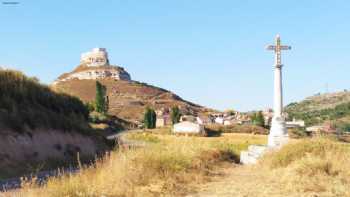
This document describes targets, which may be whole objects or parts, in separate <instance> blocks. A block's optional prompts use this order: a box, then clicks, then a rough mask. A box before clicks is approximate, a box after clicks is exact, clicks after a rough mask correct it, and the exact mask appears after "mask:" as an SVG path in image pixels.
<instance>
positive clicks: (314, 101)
mask: <svg viewBox="0 0 350 197" xmlns="http://www.w3.org/2000/svg"><path fill="white" fill-rule="evenodd" d="M285 110H286V112H287V113H288V115H289V118H290V119H292V118H296V119H302V120H304V121H305V123H306V125H308V126H310V125H315V124H322V123H323V122H324V121H333V122H334V124H338V125H339V127H342V128H343V127H347V122H348V121H347V119H349V118H350V93H348V92H338V93H332V94H322V95H318V96H313V97H309V98H306V99H305V100H303V101H301V102H299V103H291V104H289V105H288V106H287V107H286V108H285ZM349 123H350V122H349Z"/></svg>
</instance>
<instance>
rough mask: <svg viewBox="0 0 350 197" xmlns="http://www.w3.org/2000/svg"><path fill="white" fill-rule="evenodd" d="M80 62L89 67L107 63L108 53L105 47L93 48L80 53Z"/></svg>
mask: <svg viewBox="0 0 350 197" xmlns="http://www.w3.org/2000/svg"><path fill="white" fill-rule="evenodd" d="M80 63H81V64H86V65H87V66H89V67H90V66H91V67H98V66H106V65H109V60H108V53H107V50H106V49H105V48H94V49H92V51H90V52H86V53H83V54H81V58H80Z"/></svg>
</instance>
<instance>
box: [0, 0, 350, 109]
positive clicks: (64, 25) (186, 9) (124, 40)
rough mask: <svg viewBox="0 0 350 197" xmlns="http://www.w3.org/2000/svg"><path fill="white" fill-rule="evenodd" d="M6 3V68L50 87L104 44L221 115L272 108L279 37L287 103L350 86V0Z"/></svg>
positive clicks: (115, 56) (143, 73)
mask: <svg viewBox="0 0 350 197" xmlns="http://www.w3.org/2000/svg"><path fill="white" fill-rule="evenodd" d="M16 1H19V2H20V4H19V5H16V6H15V5H0V22H1V23H0V24H1V28H0V65H6V66H8V67H11V68H15V69H19V70H21V71H23V72H24V73H26V74H28V75H30V76H37V77H38V78H39V79H40V80H41V81H42V82H43V83H51V82H52V81H53V80H54V79H55V78H56V77H57V76H59V75H60V74H62V73H63V72H68V71H71V70H72V69H73V68H75V66H77V65H78V63H79V57H80V54H81V53H82V52H85V51H88V50H90V49H91V48H93V47H105V48H107V49H108V51H109V54H110V61H111V63H114V64H118V65H121V66H123V67H125V68H126V70H127V71H128V72H129V73H130V74H131V76H132V78H133V79H134V80H139V81H143V82H147V83H150V84H153V85H157V86H160V87H163V88H166V89H169V90H171V91H173V92H175V93H177V94H178V95H180V96H181V97H183V98H184V99H187V100H190V101H193V102H196V103H199V104H202V105H205V106H208V107H213V108H217V109H227V108H234V109H237V110H243V111H245V110H253V109H264V108H266V107H268V106H271V105H272V92H273V66H272V64H273V53H272V52H271V51H266V50H265V49H264V47H265V46H266V45H267V44H270V43H272V42H273V39H274V36H275V35H276V34H277V33H279V34H280V35H281V37H282V42H284V43H285V44H290V45H291V46H292V47H293V48H292V50H291V51H288V52H286V53H284V54H283V57H282V58H283V63H284V64H285V67H284V70H283V74H284V90H285V103H289V102H291V101H298V100H301V99H303V98H304V97H306V96H309V95H313V94H315V93H317V92H325V91H326V84H327V83H328V89H329V91H336V90H343V89H346V88H349V83H350V77H349V75H350V67H349V62H350V23H349V21H350V1H330V0H329V1H326V0H324V1H320V0H307V1H270V0H264V1H260V0H256V1H249V0H246V1H238V0H237V1H234V0H227V1H224V0H217V1H212V0H208V1H199V0H198V1H189V0H147V1H136V0H133V1H132V0H113V1H112V0H103V1H98V0H84V1H83V0H74V1H62V0H60V1H58V0H57V1H54V0H50V1H47V0H16Z"/></svg>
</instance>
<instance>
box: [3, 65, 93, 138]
mask: <svg viewBox="0 0 350 197" xmlns="http://www.w3.org/2000/svg"><path fill="white" fill-rule="evenodd" d="M88 115H89V112H88V109H87V108H86V107H85V106H84V104H83V103H82V102H81V101H80V100H79V99H78V98H75V97H72V96H68V95H66V94H62V93H56V92H53V91H51V90H50V89H49V88H48V87H47V86H45V85H41V84H40V83H39V82H38V80H37V79H35V78H30V77H26V76H25V75H24V74H22V73H21V72H18V71H10V70H2V71H0V128H2V129H6V128H7V129H11V130H14V131H17V132H23V131H26V130H34V129H36V128H50V129H60V130H65V131H71V130H74V131H79V132H86V131H87V130H88V129H89V126H88V124H87V119H88Z"/></svg>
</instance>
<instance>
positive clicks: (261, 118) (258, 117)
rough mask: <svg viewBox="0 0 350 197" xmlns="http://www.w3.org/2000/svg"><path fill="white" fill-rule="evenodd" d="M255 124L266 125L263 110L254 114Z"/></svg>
mask: <svg viewBox="0 0 350 197" xmlns="http://www.w3.org/2000/svg"><path fill="white" fill-rule="evenodd" d="M252 120H253V124H255V125H258V126H261V127H263V126H265V120H264V115H263V114H262V111H259V112H257V113H255V114H254V115H253V118H252Z"/></svg>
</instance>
